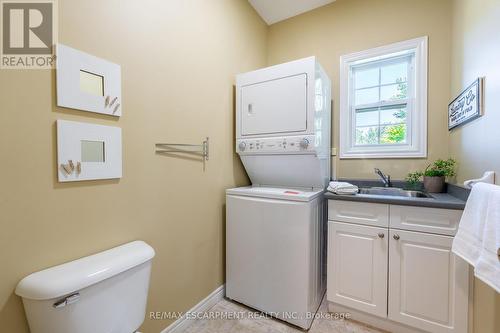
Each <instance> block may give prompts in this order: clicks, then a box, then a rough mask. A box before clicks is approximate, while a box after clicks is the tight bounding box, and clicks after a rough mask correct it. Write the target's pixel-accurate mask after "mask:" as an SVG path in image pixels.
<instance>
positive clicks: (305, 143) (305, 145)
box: [300, 138, 309, 149]
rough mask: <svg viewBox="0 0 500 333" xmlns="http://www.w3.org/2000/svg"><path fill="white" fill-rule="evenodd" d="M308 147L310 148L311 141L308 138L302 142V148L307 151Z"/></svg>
mask: <svg viewBox="0 0 500 333" xmlns="http://www.w3.org/2000/svg"><path fill="white" fill-rule="evenodd" d="M307 147H309V140H307V139H306V138H303V139H302V140H300V148H303V149H307Z"/></svg>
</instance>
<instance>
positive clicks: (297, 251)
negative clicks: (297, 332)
mask: <svg viewBox="0 0 500 333" xmlns="http://www.w3.org/2000/svg"><path fill="white" fill-rule="evenodd" d="M226 194H227V196H226V204H227V215H226V216H227V221H228V223H227V226H226V265H227V268H226V275H227V281H226V296H227V297H228V298H230V299H233V300H236V301H238V302H241V303H243V304H245V305H248V306H250V307H252V308H254V309H257V310H260V311H263V312H266V313H268V314H270V315H272V316H274V317H276V318H279V319H282V320H285V321H287V322H290V323H292V324H294V325H297V326H299V327H301V328H304V329H308V328H309V327H310V326H311V323H312V320H313V316H314V314H315V313H316V311H317V310H318V307H319V305H320V303H321V299H322V297H323V295H324V291H325V287H326V285H325V274H326V267H325V264H324V263H325V252H324V249H325V248H326V247H325V237H324V236H325V235H326V233H325V232H324V228H325V225H326V224H325V223H324V220H325V216H326V211H325V207H326V204H325V201H324V199H323V191H298V190H292V189H282V188H268V187H240V188H234V189H230V190H227V191H226Z"/></svg>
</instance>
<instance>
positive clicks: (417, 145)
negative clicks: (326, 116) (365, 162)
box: [339, 36, 428, 159]
mask: <svg viewBox="0 0 500 333" xmlns="http://www.w3.org/2000/svg"><path fill="white" fill-rule="evenodd" d="M427 43H428V38H427V36H425V37H420V38H415V39H411V40H406V41H403V42H398V43H394V44H390V45H386V46H381V47H377V48H373V49H369V50H365V51H361V52H356V53H351V54H347V55H343V56H341V57H340V152H339V157H340V158H341V159H353V158H422V157H427ZM399 52H401V53H402V54H404V52H412V53H414V54H415V57H414V59H413V65H414V66H415V77H413V78H410V77H409V78H408V80H410V79H411V80H413V82H414V91H412V92H411V93H410V94H409V95H411V96H409V97H408V99H407V101H406V102H407V105H408V106H410V107H409V110H410V112H408V115H407V117H408V118H407V124H408V131H407V133H408V134H407V135H408V138H407V143H406V144H397V145H370V146H368V145H364V146H356V145H355V141H354V140H355V135H354V134H355V129H354V127H355V123H354V112H353V108H352V107H351V106H352V104H353V103H352V102H353V97H354V96H353V91H351V89H352V88H353V85H352V77H351V72H352V69H351V68H352V67H353V66H354V65H359V64H360V63H363V61H366V62H369V61H375V60H377V61H378V60H382V59H384V58H386V57H388V56H389V55H393V54H395V53H399Z"/></svg>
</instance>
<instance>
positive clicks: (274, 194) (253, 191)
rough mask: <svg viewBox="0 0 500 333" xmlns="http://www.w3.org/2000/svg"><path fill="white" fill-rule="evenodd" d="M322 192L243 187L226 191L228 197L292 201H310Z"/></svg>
mask: <svg viewBox="0 0 500 333" xmlns="http://www.w3.org/2000/svg"><path fill="white" fill-rule="evenodd" d="M323 192H324V191H302V190H297V189H288V188H277V187H259V186H245V187H236V188H231V189H227V190H226V194H229V195H241V196H248V197H258V198H270V199H282V200H292V201H311V200H312V199H314V198H316V197H318V196H320V195H321V194H322V193H323Z"/></svg>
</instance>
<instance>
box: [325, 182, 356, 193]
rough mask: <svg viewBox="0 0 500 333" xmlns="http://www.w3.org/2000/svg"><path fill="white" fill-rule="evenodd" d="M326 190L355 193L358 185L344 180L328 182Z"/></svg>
mask: <svg viewBox="0 0 500 333" xmlns="http://www.w3.org/2000/svg"><path fill="white" fill-rule="evenodd" d="M327 190H328V191H330V192H333V193H335V194H356V193H358V187H357V186H356V185H353V184H350V183H346V182H330V184H329V185H328V188H327Z"/></svg>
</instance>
